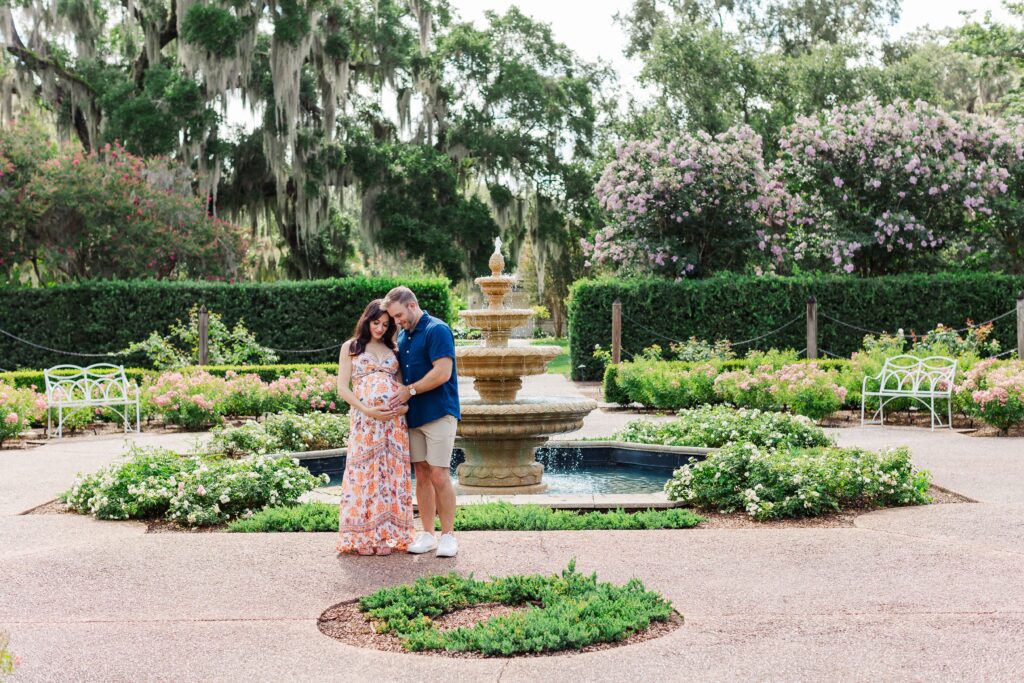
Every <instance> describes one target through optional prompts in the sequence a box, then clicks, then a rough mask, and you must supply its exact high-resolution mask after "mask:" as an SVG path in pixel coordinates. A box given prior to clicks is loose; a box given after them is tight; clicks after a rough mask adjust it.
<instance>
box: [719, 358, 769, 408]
mask: <svg viewBox="0 0 1024 683" xmlns="http://www.w3.org/2000/svg"><path fill="white" fill-rule="evenodd" d="M771 377H772V369H771V368H770V367H768V366H765V365H761V366H759V367H757V368H756V369H755V370H752V371H751V370H734V371H732V372H723V373H722V374H720V375H719V376H718V377H716V378H715V396H716V397H717V398H718V400H720V401H725V402H726V403H731V404H732V405H734V406H736V407H737V408H756V409H757V410H777V409H778V402H777V401H776V400H775V396H774V395H773V394H772V392H771V391H770V388H771Z"/></svg>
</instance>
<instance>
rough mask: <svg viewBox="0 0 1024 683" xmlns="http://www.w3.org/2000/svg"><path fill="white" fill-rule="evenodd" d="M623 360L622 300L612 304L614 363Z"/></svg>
mask: <svg viewBox="0 0 1024 683" xmlns="http://www.w3.org/2000/svg"><path fill="white" fill-rule="evenodd" d="M621 360H622V302H621V301H619V300H618V299H616V300H615V302H614V303H613V304H612V363H615V364H618V363H619V361H621Z"/></svg>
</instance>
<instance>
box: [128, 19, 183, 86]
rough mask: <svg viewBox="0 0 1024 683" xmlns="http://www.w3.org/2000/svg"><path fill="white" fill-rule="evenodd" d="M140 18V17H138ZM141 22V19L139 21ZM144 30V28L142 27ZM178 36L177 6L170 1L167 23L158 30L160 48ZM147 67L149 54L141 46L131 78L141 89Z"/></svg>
mask: <svg viewBox="0 0 1024 683" xmlns="http://www.w3.org/2000/svg"><path fill="white" fill-rule="evenodd" d="M140 19H141V17H140ZM140 23H141V21H140ZM143 31H145V29H143ZM177 37H178V6H177V3H175V2H172V3H171V15H170V16H169V17H168V18H167V25H166V26H164V30H163V31H161V32H160V49H161V50H162V49H164V47H166V46H167V44H168V43H170V42H171V41H172V40H174V39H175V38H177ZM148 68H149V55H148V54H146V48H145V46H143V48H142V52H141V53H139V57H138V59H136V60H135V64H134V65H133V66H132V73H133V78H134V80H135V87H136V88H139V89H140V90H141V89H142V84H143V81H144V80H145V78H146V69H148Z"/></svg>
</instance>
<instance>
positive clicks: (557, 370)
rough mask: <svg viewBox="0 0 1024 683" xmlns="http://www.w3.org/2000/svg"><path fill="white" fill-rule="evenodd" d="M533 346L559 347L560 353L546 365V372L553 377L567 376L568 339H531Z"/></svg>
mask: <svg viewBox="0 0 1024 683" xmlns="http://www.w3.org/2000/svg"><path fill="white" fill-rule="evenodd" d="M530 344H532V345H533V346H559V347H561V348H562V353H561V354H559V355H558V356H557V357H556V358H555V359H554V360H553V361H551V363H549V364H548V372H549V373H551V374H554V375H565V376H566V377H568V376H569V340H568V339H533V340H531V341H530Z"/></svg>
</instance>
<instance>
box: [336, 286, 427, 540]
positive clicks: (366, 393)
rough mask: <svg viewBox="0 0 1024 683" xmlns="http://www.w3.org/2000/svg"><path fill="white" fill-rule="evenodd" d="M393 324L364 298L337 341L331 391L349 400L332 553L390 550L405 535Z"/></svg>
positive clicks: (405, 461) (407, 484)
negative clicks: (348, 331)
mask: <svg viewBox="0 0 1024 683" xmlns="http://www.w3.org/2000/svg"><path fill="white" fill-rule="evenodd" d="M394 338H395V323H394V322H393V321H392V320H391V317H390V316H388V314H387V312H386V311H385V310H384V309H383V308H381V301H380V299H376V300H374V301H371V302H370V304H369V305H368V306H367V307H366V310H365V311H363V315H362V316H361V317H360V318H359V322H358V323H357V324H356V328H355V331H354V332H353V333H352V338H351V339H350V340H348V341H347V342H345V343H344V344H343V345H342V346H341V356H340V358H339V359H338V394H339V395H340V396H341V397H342V398H344V399H345V401H346V402H347V403H348V404H349V406H351V410H350V411H349V412H350V414H351V420H350V429H349V437H348V454H347V457H346V460H345V478H344V480H343V481H342V484H341V508H340V510H339V519H338V521H339V525H338V527H339V529H338V531H339V536H338V552H342V553H358V554H360V555H374V554H376V555H390V554H391V552H392V551H393V550H401V551H404V550H405V549H406V548H407V547H408V545H409V543H410V542H411V541H412V536H413V514H412V480H411V472H410V463H409V429H408V427H407V426H406V423H405V413H406V412H407V411H408V410H409V408H408V406H404V405H403V406H400V407H399V408H397V409H391V408H390V407H389V405H388V404H389V401H390V399H391V397H392V396H394V395H395V392H396V391H397V390H398V388H399V387H400V386H401V381H402V380H401V377H400V376H399V372H401V369H400V367H399V363H398V357H397V356H396V355H395V342H394Z"/></svg>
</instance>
